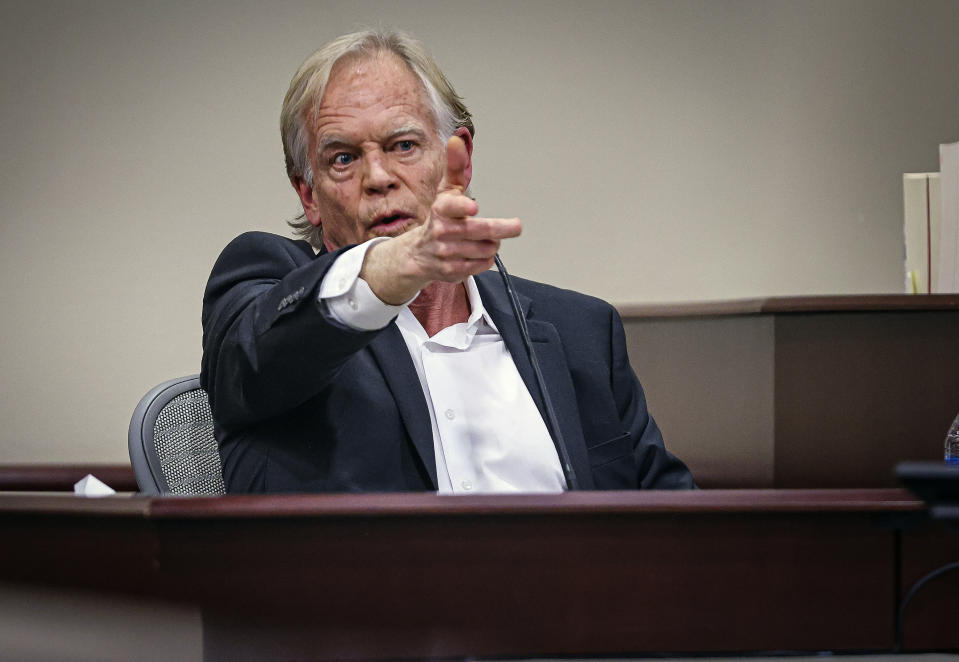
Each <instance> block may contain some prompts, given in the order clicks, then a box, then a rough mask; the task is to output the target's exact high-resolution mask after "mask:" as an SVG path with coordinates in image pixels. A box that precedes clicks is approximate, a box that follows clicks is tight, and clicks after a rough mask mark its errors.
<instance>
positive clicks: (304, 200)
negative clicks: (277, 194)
mask: <svg viewBox="0 0 959 662" xmlns="http://www.w3.org/2000/svg"><path fill="white" fill-rule="evenodd" d="M290 183H291V184H293V189H294V190H295V191H296V194H297V195H298V196H300V204H301V205H303V215H304V216H306V220H308V221H309V222H310V223H311V224H312V225H314V226H315V227H319V226H320V225H322V224H323V219H321V218H320V209H319V207H318V206H317V204H316V196H314V195H313V187H312V186H311V185H310V184H309V183H307V181H306V180H305V179H303V178H302V177H297V178H296V179H292V180H290Z"/></svg>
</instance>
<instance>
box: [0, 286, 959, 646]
mask: <svg viewBox="0 0 959 662" xmlns="http://www.w3.org/2000/svg"><path fill="white" fill-rule="evenodd" d="M620 312H621V313H622V316H623V320H624V323H625V329H626V334H627V341H628V344H629V351H630V356H631V359H632V360H633V362H634V367H635V368H636V369H637V372H638V373H639V375H640V378H641V379H642V381H643V384H644V385H645V387H646V389H647V392H648V394H649V397H650V407H651V410H652V411H653V412H654V414H655V416H656V418H657V420H658V421H659V424H660V425H661V426H662V427H663V429H664V432H665V436H666V439H667V442H668V444H669V447H670V449H671V450H672V451H673V452H675V453H676V454H677V455H678V456H679V457H682V458H683V459H684V460H685V461H686V462H687V463H688V464H689V466H690V468H691V469H692V471H693V475H694V476H696V479H697V481H698V483H699V485H700V486H701V487H707V488H742V487H752V488H762V489H753V490H743V489H704V490H701V491H698V492H685V493H668V492H607V493H600V492H594V493H570V494H561V495H552V496H531V495H526V496H470V497H440V496H436V495H432V494H368V495H294V496H227V497H218V498H209V499H178V498H164V499H151V498H145V497H111V498H106V499H99V500H98V499H78V498H74V497H72V496H70V497H68V496H40V495H29V494H11V493H6V494H4V493H3V490H60V489H67V490H69V489H72V484H73V483H74V482H75V481H76V480H79V479H80V478H81V477H82V476H83V475H85V474H86V473H87V469H88V468H87V467H58V468H56V469H55V470H53V471H48V469H49V468H43V467H29V466H19V467H18V466H8V467H0V540H2V541H3V544H2V545H0V583H9V584H12V585H18V586H27V587H41V588H52V589H55V590H62V591H92V592H95V593H96V594H97V595H104V596H108V595H116V596H126V597H132V598H135V599H137V600H143V601H144V602H145V603H151V602H165V603H170V604H174V605H181V606H183V607H185V608H187V609H191V610H196V611H199V612H200V613H201V614H202V619H203V640H204V648H205V659H207V660H230V661H234V660H248V659H252V660H259V659H263V660H272V659H293V660H295V659H371V658H381V659H382V658H385V659H398V658H407V659H423V658H457V657H460V658H462V657H472V656H489V657H495V656H542V655H562V656H589V655H641V654H655V653H665V654H670V653H673V654H684V653H736V652H752V651H805V652H815V651H823V650H833V651H891V650H893V648H894V645H895V641H894V637H895V634H894V632H895V618H896V617H895V613H896V606H897V605H898V604H899V601H900V600H901V598H902V596H903V595H905V594H906V593H907V591H908V590H909V588H910V587H911V586H913V585H914V584H915V583H916V582H917V581H918V580H919V579H920V578H921V577H923V576H924V575H926V573H928V572H930V571H932V570H934V569H935V568H938V567H940V566H942V565H944V564H946V563H949V562H952V561H956V560H959V532H956V531H949V530H947V529H946V528H945V527H944V526H943V525H941V524H937V523H935V522H931V521H930V520H929V518H928V517H927V515H926V511H925V507H924V505H923V504H922V502H920V501H918V500H916V499H915V498H913V497H912V496H911V495H910V494H909V493H907V492H905V491H904V490H900V489H895V488H894V486H895V485H896V484H897V483H896V479H895V477H894V475H893V472H892V469H893V467H894V466H895V464H896V463H897V462H901V461H904V460H932V459H937V458H941V457H942V455H941V454H942V445H941V444H942V441H941V440H942V438H943V436H944V433H945V429H946V427H947V426H948V423H949V421H951V420H952V417H953V416H954V415H955V407H956V404H955V403H956V402H957V401H959V400H957V398H959V381H957V380H956V378H955V376H956V374H959V373H957V370H959V343H957V342H956V340H955V339H956V332H955V330H956V328H959V327H957V323H959V295H938V296H923V297H918V296H913V297H907V296H868V297H858V296H857V297H800V298H788V299H762V300H752V301H739V302H717V303H710V304H698V305H697V304H693V305H682V306H643V307H631V308H629V307H622V308H621V311H620ZM704 425H705V427H704ZM704 429H705V433H704ZM90 470H91V471H92V472H93V473H94V474H96V475H97V476H99V477H100V478H104V479H105V480H106V482H108V483H109V484H111V485H113V486H114V487H115V488H118V489H121V490H122V489H125V488H126V489H135V485H134V483H133V481H132V473H131V472H130V470H129V468H128V467H127V468H122V467H110V468H108V470H105V469H104V468H103V467H99V468H90ZM768 488H799V489H768ZM807 488H857V489H807ZM957 613H959V572H953V573H949V574H946V575H943V576H941V577H939V578H937V579H936V580H935V581H933V582H930V583H929V584H928V585H926V586H924V587H923V588H922V589H921V591H919V592H918V593H917V594H916V596H915V598H914V599H913V601H912V602H911V603H910V604H909V607H908V610H907V612H906V618H905V627H904V633H903V634H904V637H903V639H904V650H906V651H922V650H959V630H957V628H956V627H955V614H957Z"/></svg>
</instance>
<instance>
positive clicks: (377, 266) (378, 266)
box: [360, 237, 429, 306]
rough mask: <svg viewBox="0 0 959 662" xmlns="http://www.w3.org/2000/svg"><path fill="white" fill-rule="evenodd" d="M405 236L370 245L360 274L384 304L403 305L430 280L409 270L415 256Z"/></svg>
mask: <svg viewBox="0 0 959 662" xmlns="http://www.w3.org/2000/svg"><path fill="white" fill-rule="evenodd" d="M402 239H403V238H401V237H397V238H395V239H392V240H390V241H382V242H378V243H377V244H374V245H373V246H370V248H369V250H367V251H366V255H365V256H364V258H363V266H362V268H361V269H360V278H362V279H363V280H364V281H366V283H367V284H368V285H369V287H370V289H371V290H372V291H373V294H375V295H376V296H377V298H379V300H380V301H382V302H383V303H385V304H388V305H391V306H400V305H403V304H405V303H406V302H408V301H409V300H410V299H412V298H414V297H415V296H416V295H417V294H418V293H419V291H420V290H422V289H423V288H424V287H426V286H427V285H429V281H427V280H424V279H422V278H417V277H416V276H415V275H413V274H411V273H408V271H409V270H408V267H409V266H410V264H411V262H412V259H411V258H409V257H404V256H405V254H406V251H405V250H404V249H405V246H404V244H405V242H404V241H403V240H402Z"/></svg>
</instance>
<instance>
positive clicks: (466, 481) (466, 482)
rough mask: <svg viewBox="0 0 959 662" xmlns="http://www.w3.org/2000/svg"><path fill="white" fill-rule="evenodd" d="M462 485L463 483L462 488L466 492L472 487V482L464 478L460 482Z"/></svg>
mask: <svg viewBox="0 0 959 662" xmlns="http://www.w3.org/2000/svg"><path fill="white" fill-rule="evenodd" d="M462 485H463V489H464V490H466V491H467V492H468V491H469V490H471V489H473V483H471V482H470V481H468V480H464V481H463V482H462Z"/></svg>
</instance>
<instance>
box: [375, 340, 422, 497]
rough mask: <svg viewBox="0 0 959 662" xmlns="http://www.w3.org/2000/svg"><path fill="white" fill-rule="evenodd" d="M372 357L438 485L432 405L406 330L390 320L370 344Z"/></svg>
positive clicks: (420, 454)
mask: <svg viewBox="0 0 959 662" xmlns="http://www.w3.org/2000/svg"><path fill="white" fill-rule="evenodd" d="M369 349H370V351H371V352H372V353H373V357H374V358H375V359H376V362H377V363H378V364H379V366H380V370H381V371H382V373H383V377H384V378H385V379H386V383H387V384H388V385H389V387H390V391H391V392H392V393H393V399H394V401H395V402H396V407H397V409H399V411H400V417H401V418H402V419H403V424H404V425H405V426H406V431H407V433H408V434H409V436H410V439H412V440H413V446H414V447H415V448H416V451H417V452H418V453H419V456H420V460H421V461H422V462H423V465H424V466H425V468H426V471H427V472H428V473H429V476H430V480H431V481H432V489H434V490H435V489H437V487H436V457H435V455H434V452H433V428H432V426H431V425H430V416H429V409H428V408H427V404H426V398H425V396H424V395H423V387H422V386H420V380H419V377H417V376H416V368H415V367H414V366H413V360H412V359H411V358H410V353H409V351H408V350H407V348H406V342H405V341H404V340H403V334H402V333H400V330H399V328H398V327H397V326H396V324H395V323H391V324H390V325H389V326H388V327H386V329H384V330H383V332H382V333H380V334H379V335H378V336H377V337H376V338H374V339H373V342H371V343H370V344H369Z"/></svg>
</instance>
